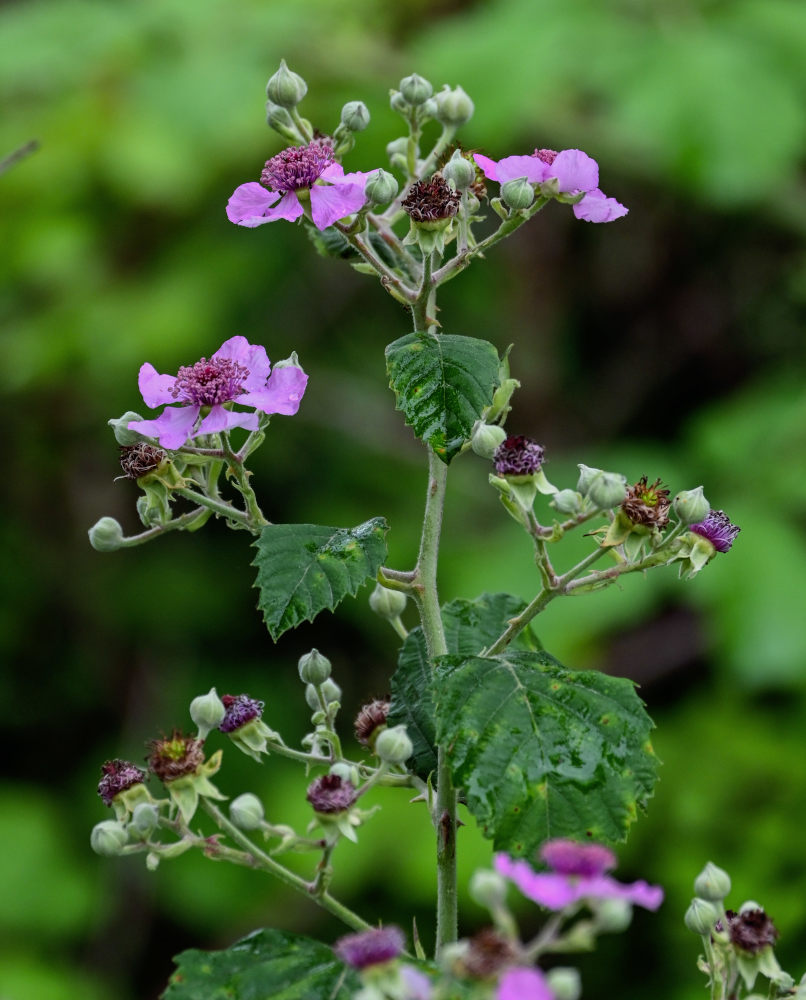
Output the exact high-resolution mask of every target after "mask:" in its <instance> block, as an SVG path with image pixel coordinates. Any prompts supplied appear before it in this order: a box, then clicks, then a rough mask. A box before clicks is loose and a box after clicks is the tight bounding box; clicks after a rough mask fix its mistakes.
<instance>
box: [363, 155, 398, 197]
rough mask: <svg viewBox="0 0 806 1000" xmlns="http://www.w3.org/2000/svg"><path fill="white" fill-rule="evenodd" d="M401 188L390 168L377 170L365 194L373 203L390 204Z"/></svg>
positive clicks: (368, 183) (367, 185) (369, 181)
mask: <svg viewBox="0 0 806 1000" xmlns="http://www.w3.org/2000/svg"><path fill="white" fill-rule="evenodd" d="M390 145H391V143H390ZM399 189H400V185H399V184H398V183H397V178H396V177H395V176H394V175H393V174H390V173H389V171H388V170H376V171H374V173H373V174H372V175H371V176H370V178H369V180H368V181H367V184H366V187H365V188H364V194H365V195H366V196H367V198H368V199H369V200H370V201H371V202H372V204H373V205H388V204H389V202H390V201H392V200H394V198H396V197H397V192H398V190H399Z"/></svg>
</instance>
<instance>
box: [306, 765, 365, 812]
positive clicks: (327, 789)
mask: <svg viewBox="0 0 806 1000" xmlns="http://www.w3.org/2000/svg"><path fill="white" fill-rule="evenodd" d="M305 797H306V798H307V800H308V801H309V802H310V803H311V805H312V806H313V807H314V809H315V810H316V812H318V813H340V812H344V810H345V809H349V808H350V806H351V805H352V804H353V803H354V802H355V799H356V794H355V788H354V786H353V784H352V782H350V781H344V780H343V779H342V778H340V777H339V775H338V774H323V775H322V777H321V778H317V779H316V780H315V781H312V782H311V783H310V785H309V786H308V792H307V795H306V796H305Z"/></svg>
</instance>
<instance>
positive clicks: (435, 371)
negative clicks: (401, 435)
mask: <svg viewBox="0 0 806 1000" xmlns="http://www.w3.org/2000/svg"><path fill="white" fill-rule="evenodd" d="M498 368H499V362H498V352H497V351H496V349H495V347H493V345H492V344H490V343H488V342H487V341H486V340H477V339H476V338H475V337H457V336H453V335H450V334H442V335H440V336H437V335H434V334H420V333H410V334H408V335H407V336H405V337H401V338H400V340H396V341H395V342H394V343H392V344H390V345H389V346H388V347H387V348H386V371H387V374H388V376H389V384H390V386H391V387H392V389H393V390H394V393H395V397H396V399H397V409H398V410H402V411H403V413H404V414H405V416H406V423H407V424H408V425H409V426H410V427H412V428H413V429H414V433H415V434H416V435H417V437H418V438H420V439H421V440H423V441H425V442H426V444H429V445H430V446H431V448H432V449H433V450H434V452H435V453H436V454H437V455H438V456H439V457H440V458H441V459H442V461H443V462H445V464H446V465H447V464H448V463H449V462H450V461H451V459H452V458H453V457H454V456H455V455H456V454H457V453H458V452H459V451H460V449H461V447H462V445H463V444H464V442H465V441H467V440H469V438H470V433H471V431H472V429H473V424H474V423H475V422H476V421H477V420H478V419H479V418H480V417H481V414H482V412H483V410H484V409H486V407H488V406H489V405H490V404H491V403H492V401H493V393H494V391H495V389H496V387H497V386H498V380H499V371H498Z"/></svg>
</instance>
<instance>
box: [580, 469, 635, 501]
mask: <svg viewBox="0 0 806 1000" xmlns="http://www.w3.org/2000/svg"><path fill="white" fill-rule="evenodd" d="M626 496H627V477H626V476H622V475H621V473H620V472H599V474H598V475H597V476H594V477H593V480H592V482H591V484H590V486H589V487H588V499H589V500H590V502H591V503H592V504H593V505H594V506H595V507H598V508H599V509H600V510H607V509H608V508H610V507H617V506H618V505H619V504H620V503H623V501H624V498H625V497H626Z"/></svg>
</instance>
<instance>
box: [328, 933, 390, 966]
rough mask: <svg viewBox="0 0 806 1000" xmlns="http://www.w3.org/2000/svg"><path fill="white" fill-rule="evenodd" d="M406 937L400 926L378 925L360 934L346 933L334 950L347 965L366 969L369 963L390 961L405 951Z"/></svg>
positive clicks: (334, 946)
mask: <svg viewBox="0 0 806 1000" xmlns="http://www.w3.org/2000/svg"><path fill="white" fill-rule="evenodd" d="M404 943H405V939H404V937H403V931H401V930H400V928H399V927H377V928H373V929H372V930H370V931H361V932H360V933H359V934H346V935H345V936H344V937H343V938H339V940H338V941H337V942H336V943H335V944H334V945H333V950H334V951H335V952H336V954H337V955H338V956H339V958H340V959H341V960H342V962H345V963H346V964H347V965H351V966H352V967H353V968H354V969H365V968H366V967H367V966H368V965H378V963H380V962H390V961H391V960H392V959H393V958H397V956H398V955H399V954H400V953H401V952H402V951H403V945H404Z"/></svg>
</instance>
